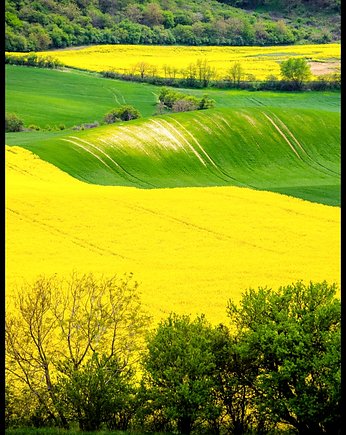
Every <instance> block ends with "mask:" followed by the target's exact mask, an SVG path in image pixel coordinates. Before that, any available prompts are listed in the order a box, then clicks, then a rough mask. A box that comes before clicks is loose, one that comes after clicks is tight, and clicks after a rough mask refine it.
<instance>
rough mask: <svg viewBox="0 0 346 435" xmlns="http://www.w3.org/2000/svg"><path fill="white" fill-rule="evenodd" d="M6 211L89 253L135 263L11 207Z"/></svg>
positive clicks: (128, 258)
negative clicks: (111, 256)
mask: <svg viewBox="0 0 346 435" xmlns="http://www.w3.org/2000/svg"><path fill="white" fill-rule="evenodd" d="M6 210H8V211H9V212H11V213H12V214H14V215H15V216H16V217H17V218H18V219H20V220H22V221H25V222H28V223H30V224H34V225H36V226H38V227H39V228H43V229H45V230H46V231H47V232H49V233H52V234H55V235H58V236H60V237H64V238H67V239H68V240H70V241H71V242H72V243H74V244H75V245H77V246H79V247H81V248H86V249H88V250H89V251H92V252H95V253H96V254H98V255H105V254H106V255H113V256H115V257H120V258H121V259H123V260H131V261H134V259H133V258H130V257H126V256H124V255H121V254H119V253H117V252H114V251H112V250H110V249H106V248H101V247H99V246H97V245H95V244H94V243H91V242H89V241H87V240H85V239H84V238H79V237H76V236H72V235H71V233H68V232H65V231H62V230H61V229H58V228H56V227H55V226H53V225H49V224H47V223H46V222H43V221H41V220H39V219H34V218H32V217H31V216H29V215H26V214H23V213H19V212H18V211H17V210H14V209H13V208H10V207H6Z"/></svg>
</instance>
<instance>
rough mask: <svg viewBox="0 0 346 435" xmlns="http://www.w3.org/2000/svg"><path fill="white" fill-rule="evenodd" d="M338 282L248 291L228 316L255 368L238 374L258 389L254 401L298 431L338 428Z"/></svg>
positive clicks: (269, 416) (231, 305)
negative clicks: (254, 374)
mask: <svg viewBox="0 0 346 435" xmlns="http://www.w3.org/2000/svg"><path fill="white" fill-rule="evenodd" d="M336 290H337V288H336V285H334V284H333V285H328V284H327V283H326V282H325V281H324V282H321V283H312V282H310V283H309V284H307V285H305V284H303V283H302V282H301V281H298V282H296V283H295V284H292V285H288V286H286V287H280V288H279V289H278V290H277V291H273V290H272V289H268V288H259V289H258V291H257V292H256V291H255V290H253V289H249V290H248V291H246V292H245V294H244V295H243V297H242V300H241V303H240V307H239V308H238V307H237V306H236V305H235V304H234V303H233V302H232V301H230V302H229V305H228V315H229V317H230V319H231V323H232V326H233V327H235V328H236V329H237V331H238V333H237V341H238V345H237V352H239V355H241V356H242V358H245V359H246V358H247V359H248V361H249V363H250V364H251V365H252V366H253V367H256V366H257V374H256V376H253V374H252V375H251V376H248V375H247V374H246V373H244V374H243V375H242V377H243V382H245V383H246V384H247V385H249V386H250V387H251V388H252V389H253V391H255V392H256V396H255V399H254V404H256V406H257V409H258V411H259V412H260V414H261V415H262V416H263V417H265V418H267V419H269V420H270V421H272V422H274V423H285V424H288V425H290V426H291V427H293V428H295V429H296V430H297V431H298V433H299V434H301V435H305V434H316V435H318V434H323V433H331V434H337V433H340V432H338V431H339V430H340V424H341V417H340V397H341V386H340V376H341V375H340V358H341V343H340V300H338V299H337V298H336V297H335V294H336Z"/></svg>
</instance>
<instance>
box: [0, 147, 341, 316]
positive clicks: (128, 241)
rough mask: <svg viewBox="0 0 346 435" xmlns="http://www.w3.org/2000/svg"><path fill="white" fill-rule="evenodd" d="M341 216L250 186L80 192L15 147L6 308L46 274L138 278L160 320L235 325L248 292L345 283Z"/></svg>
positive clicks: (9, 187) (10, 170)
mask: <svg viewBox="0 0 346 435" xmlns="http://www.w3.org/2000/svg"><path fill="white" fill-rule="evenodd" d="M339 230H340V209H339V208H338V207H331V206H325V205H321V204H315V203H310V202H307V201H303V200H299V199H295V198H290V197H287V196H284V195H279V194H275V193H270V192H259V191H253V190H250V189H246V188H239V187H207V188H176V189H152V190H141V189H136V188H130V187H115V186H97V185H91V184H87V183H83V182H81V181H78V180H76V179H74V178H72V177H70V176H69V175H67V174H66V173H64V172H62V171H60V170H58V169H57V168H56V167H54V166H53V165H51V164H48V163H46V162H44V161H42V160H40V159H39V158H37V157H36V156H35V155H33V154H31V153H30V152H28V151H26V150H24V149H22V148H18V147H7V148H6V283H7V288H6V300H7V304H8V305H9V306H11V294H12V291H13V288H14V285H15V284H21V282H22V280H23V279H26V280H30V279H31V278H34V277H36V276H37V275H39V274H46V275H50V274H53V273H58V274H61V275H68V274H70V273H71V272H72V271H73V270H74V271H77V272H93V273H95V274H105V275H112V274H115V273H117V274H122V273H124V272H133V273H134V276H135V278H136V280H137V281H139V283H140V289H141V293H142V300H143V302H144V304H145V306H146V308H147V309H148V310H149V311H150V313H151V314H152V315H153V316H154V320H155V321H157V320H159V319H160V318H162V317H166V316H167V314H168V313H169V312H171V311H175V312H178V313H191V314H196V313H202V312H203V313H205V314H206V315H207V317H208V319H210V320H211V321H212V322H214V323H217V322H221V321H226V310H225V307H226V303H227V300H228V299H229V298H230V297H232V298H235V299H236V300H238V299H239V298H240V296H241V293H242V292H243V291H244V290H245V289H246V288H248V287H255V288H257V286H273V287H277V286H279V285H285V284H288V283H291V282H293V281H296V280H298V279H303V280H305V281H309V280H313V281H321V280H324V279H325V280H327V281H329V282H337V283H339V281H340V231H339Z"/></svg>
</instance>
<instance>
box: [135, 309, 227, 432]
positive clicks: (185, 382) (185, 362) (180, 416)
mask: <svg viewBox="0 0 346 435" xmlns="http://www.w3.org/2000/svg"><path fill="white" fill-rule="evenodd" d="M212 342H213V328H212V327H211V326H210V324H209V323H208V322H207V321H206V319H205V318H204V317H203V316H202V317H197V318H196V319H195V320H191V319H190V318H189V316H178V315H176V314H171V315H170V316H169V318H168V319H167V320H165V321H162V322H161V323H160V324H159V326H158V327H157V328H156V330H155V331H154V332H153V333H152V334H151V335H150V336H149V338H148V341H147V346H148V353H147V355H145V356H144V358H143V366H144V370H145V373H144V381H145V385H146V388H147V397H148V399H149V400H151V401H152V406H153V408H154V410H159V411H160V412H161V413H162V414H163V420H167V419H168V420H169V421H171V422H173V423H174V424H175V425H176V428H177V430H178V432H179V433H181V434H190V433H191V431H192V430H193V428H194V427H195V426H196V423H197V421H207V420H208V419H215V418H217V416H218V413H219V409H218V407H217V406H215V403H214V398H213V394H212V392H213V386H214V380H213V374H214V371H215V365H216V362H215V358H214V355H213V352H212Z"/></svg>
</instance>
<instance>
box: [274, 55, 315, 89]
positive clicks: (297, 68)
mask: <svg viewBox="0 0 346 435" xmlns="http://www.w3.org/2000/svg"><path fill="white" fill-rule="evenodd" d="M280 70H281V75H282V78H283V79H284V80H288V81H290V82H292V83H293V84H294V85H295V87H297V88H298V89H300V88H301V87H302V84H303V82H304V81H305V80H308V79H309V77H310V76H311V69H310V65H309V64H308V62H307V61H306V59H304V58H293V57H291V58H289V59H287V60H284V61H283V62H281V64H280Z"/></svg>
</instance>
